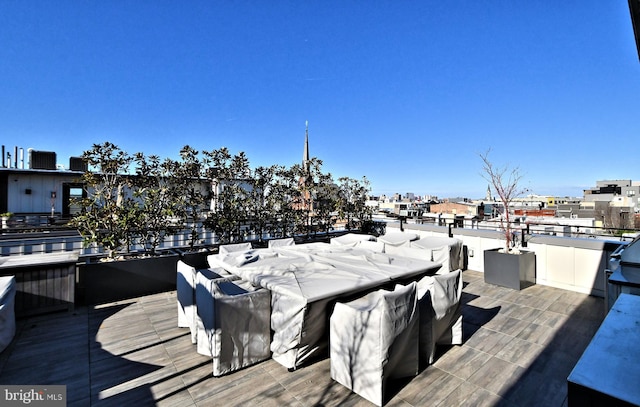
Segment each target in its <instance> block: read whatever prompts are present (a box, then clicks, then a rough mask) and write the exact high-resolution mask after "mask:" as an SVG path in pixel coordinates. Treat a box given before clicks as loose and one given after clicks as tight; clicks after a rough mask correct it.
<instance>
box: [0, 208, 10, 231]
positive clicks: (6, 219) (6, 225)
mask: <svg viewBox="0 0 640 407" xmlns="http://www.w3.org/2000/svg"><path fill="white" fill-rule="evenodd" d="M12 216H13V213H11V212H4V213H0V218H2V229H7V228H9V219H11V217H12Z"/></svg>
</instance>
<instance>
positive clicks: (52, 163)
mask: <svg viewBox="0 0 640 407" xmlns="http://www.w3.org/2000/svg"><path fill="white" fill-rule="evenodd" d="M29 168H31V169H32V170H55V169H56V153H54V152H51V151H37V150H29Z"/></svg>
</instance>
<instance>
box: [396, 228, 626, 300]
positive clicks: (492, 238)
mask: <svg viewBox="0 0 640 407" xmlns="http://www.w3.org/2000/svg"><path fill="white" fill-rule="evenodd" d="M387 228H388V230H393V231H398V230H399V228H400V225H399V224H388V225H387ZM403 229H404V230H405V231H410V232H412V233H418V234H419V235H420V236H421V237H422V236H440V237H449V236H451V237H455V238H457V239H460V240H462V243H463V246H464V254H465V260H466V264H465V268H466V269H469V270H474V271H479V272H484V251H485V250H488V249H495V248H499V247H502V246H503V245H504V240H502V239H501V237H502V233H500V232H498V231H493V230H484V229H468V228H449V227H447V226H436V225H420V224H404V225H403ZM620 244H622V242H619V241H613V240H611V241H608V240H600V239H590V238H574V237H561V236H542V235H532V236H529V237H528V238H527V247H526V250H529V251H533V252H534V253H535V254H536V283H537V284H541V285H546V286H550V287H556V288H561V289H564V290H570V291H576V292H580V293H584V294H591V295H595V296H599V297H604V280H605V277H604V275H605V269H607V268H608V261H609V256H610V255H611V253H613V251H615V249H616V248H617V247H618V246H619V245H620Z"/></svg>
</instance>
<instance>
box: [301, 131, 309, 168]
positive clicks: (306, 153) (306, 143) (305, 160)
mask: <svg viewBox="0 0 640 407" xmlns="http://www.w3.org/2000/svg"><path fill="white" fill-rule="evenodd" d="M304 124H305V130H304V153H303V155H302V166H303V167H304V169H305V171H306V172H307V173H309V164H310V163H309V121H308V120H307V121H305V122H304Z"/></svg>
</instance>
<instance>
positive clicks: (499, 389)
mask: <svg viewBox="0 0 640 407" xmlns="http://www.w3.org/2000/svg"><path fill="white" fill-rule="evenodd" d="M525 372H526V369H524V368H522V367H520V366H518V365H515V364H513V363H509V362H506V361H504V360H502V359H500V358H497V357H492V358H491V359H490V360H489V361H488V362H487V363H485V364H484V365H482V367H480V369H478V371H477V372H476V373H474V374H473V375H472V376H471V377H470V378H469V380H468V381H469V382H470V383H473V384H475V385H476V386H478V387H480V388H483V389H485V390H487V391H489V392H491V393H495V394H498V395H500V396H504V395H505V394H507V393H508V392H509V391H510V389H511V388H512V387H513V386H514V385H517V382H518V379H519V378H520V377H521V376H522V375H523V374H524V373H525Z"/></svg>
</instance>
